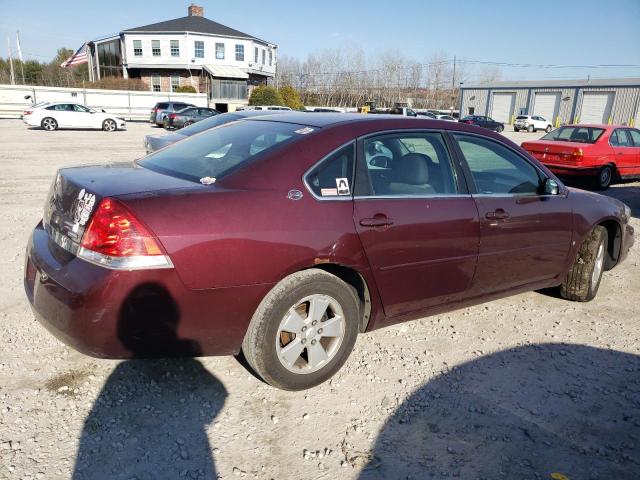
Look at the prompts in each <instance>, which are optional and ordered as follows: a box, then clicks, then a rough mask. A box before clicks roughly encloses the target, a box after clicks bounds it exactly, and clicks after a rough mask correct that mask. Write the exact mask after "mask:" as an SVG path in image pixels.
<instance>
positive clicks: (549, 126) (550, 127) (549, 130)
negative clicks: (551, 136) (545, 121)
mask: <svg viewBox="0 0 640 480" xmlns="http://www.w3.org/2000/svg"><path fill="white" fill-rule="evenodd" d="M551 130H553V127H552V126H551V125H547V128H545V129H544V131H545V132H547V133H551Z"/></svg>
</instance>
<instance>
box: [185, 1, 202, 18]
mask: <svg viewBox="0 0 640 480" xmlns="http://www.w3.org/2000/svg"><path fill="white" fill-rule="evenodd" d="M189 16H190V17H203V16H204V8H202V7H200V6H199V5H196V4H195V3H192V4H191V5H189Z"/></svg>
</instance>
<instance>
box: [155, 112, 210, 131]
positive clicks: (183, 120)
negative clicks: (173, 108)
mask: <svg viewBox="0 0 640 480" xmlns="http://www.w3.org/2000/svg"><path fill="white" fill-rule="evenodd" d="M214 115H220V112H219V111H217V110H215V109H213V108H203V107H187V108H183V109H182V110H180V111H178V112H175V113H170V114H169V115H167V116H166V117H164V120H163V121H162V126H163V127H164V128H165V129H167V130H168V129H170V128H175V129H178V128H182V127H188V126H189V125H193V124H194V123H196V122H199V121H200V120H204V119H205V118H209V117H213V116H214Z"/></svg>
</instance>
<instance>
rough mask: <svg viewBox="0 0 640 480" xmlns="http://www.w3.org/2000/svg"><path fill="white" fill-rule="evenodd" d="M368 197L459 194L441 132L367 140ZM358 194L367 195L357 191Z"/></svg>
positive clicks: (365, 151)
mask: <svg viewBox="0 0 640 480" xmlns="http://www.w3.org/2000/svg"><path fill="white" fill-rule="evenodd" d="M364 163H365V169H366V173H367V176H368V181H369V185H368V187H369V190H370V192H369V195H372V196H376V197H388V196H410V197H414V196H430V195H454V194H457V192H458V190H457V188H456V181H455V176H454V173H453V169H452V167H451V162H450V160H449V154H448V152H447V148H446V147H445V143H444V139H443V138H442V135H441V134H440V133H436V132H424V133H420V132H418V133H416V132H410V133H402V134H391V135H383V136H379V137H370V138H367V139H365V140H364ZM358 195H359V196H360V195H367V194H365V193H364V192H358Z"/></svg>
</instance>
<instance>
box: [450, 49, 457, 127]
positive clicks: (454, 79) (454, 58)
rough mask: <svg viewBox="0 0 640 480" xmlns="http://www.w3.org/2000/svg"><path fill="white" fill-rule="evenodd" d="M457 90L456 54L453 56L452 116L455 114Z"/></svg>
mask: <svg viewBox="0 0 640 480" xmlns="http://www.w3.org/2000/svg"><path fill="white" fill-rule="evenodd" d="M455 91H456V56H455V55H454V56H453V75H451V109H450V110H451V112H450V114H451V116H453V101H454V99H455Z"/></svg>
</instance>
